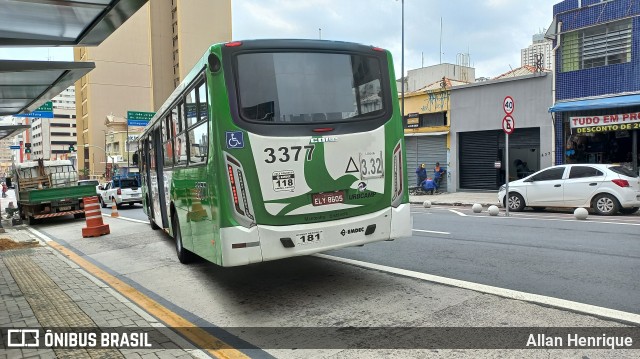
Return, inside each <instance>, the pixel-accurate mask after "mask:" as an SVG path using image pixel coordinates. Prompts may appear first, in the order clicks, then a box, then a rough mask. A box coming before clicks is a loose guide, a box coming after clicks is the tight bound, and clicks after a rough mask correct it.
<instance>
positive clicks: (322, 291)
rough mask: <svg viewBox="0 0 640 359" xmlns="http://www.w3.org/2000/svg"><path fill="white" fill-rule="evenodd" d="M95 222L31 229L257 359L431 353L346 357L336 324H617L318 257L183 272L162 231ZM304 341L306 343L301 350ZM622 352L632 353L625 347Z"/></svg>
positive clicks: (543, 352) (351, 352) (350, 352)
mask: <svg viewBox="0 0 640 359" xmlns="http://www.w3.org/2000/svg"><path fill="white" fill-rule="evenodd" d="M105 222H106V223H108V224H110V226H111V234H110V235H107V236H102V237H97V238H82V236H81V234H80V231H81V228H82V227H83V226H84V222H83V221H73V222H64V223H62V222H59V223H52V224H43V225H41V226H36V227H35V229H36V230H37V231H39V232H40V233H43V234H44V235H46V236H47V237H49V238H50V239H51V240H53V241H55V242H57V243H59V244H61V245H62V246H64V247H65V248H67V249H69V250H71V251H73V253H75V254H77V256H78V257H79V258H80V259H84V260H86V261H88V262H90V263H92V264H94V265H96V266H97V267H98V268H100V269H102V270H103V271H105V272H107V273H108V274H109V275H111V276H113V277H114V278H116V279H117V280H120V281H122V282H124V283H125V284H127V285H129V286H130V287H131V288H133V290H134V291H137V292H139V293H142V294H143V295H145V296H147V297H149V298H151V299H152V300H153V301H154V302H155V303H157V305H159V306H162V307H164V308H165V309H166V311H164V312H162V313H161V314H157V313H156V314H153V315H154V316H156V318H157V319H158V320H159V321H161V322H164V323H171V322H172V321H171V318H170V317H172V316H175V317H178V318H181V319H183V320H184V321H179V322H178V323H182V324H181V325H185V324H184V323H185V322H186V323H191V324H192V325H195V326H197V327H201V328H203V329H204V330H205V331H207V332H208V333H212V335H214V336H215V337H217V338H219V339H220V340H221V341H223V342H227V343H229V345H231V346H232V347H234V346H235V347H238V346H240V347H249V348H253V347H252V345H251V344H253V345H255V346H257V347H258V348H263V349H264V351H265V352H266V353H265V355H267V356H268V355H273V356H275V357H292V358H298V357H299V358H303V357H326V356H330V355H338V356H349V357H352V356H356V357H373V356H377V355H380V354H383V353H384V354H385V355H389V356H403V357H406V356H407V354H408V355H409V356H415V357H424V356H431V355H432V354H433V352H432V351H429V350H426V349H423V350H420V349H419V348H421V347H422V348H424V343H415V342H412V341H411V340H410V338H406V337H405V338H403V339H404V341H405V342H406V343H410V342H411V343H413V344H411V345H410V344H405V345H406V349H412V348H418V349H416V350H414V351H411V352H406V351H396V350H384V351H382V352H376V351H373V349H370V350H355V349H354V348H353V347H351V346H346V345H345V344H340V343H339V342H335V340H334V339H335V337H334V336H333V335H332V334H335V333H331V331H327V330H326V328H336V327H339V328H349V327H356V328H359V327H384V328H386V327H400V328H410V327H462V328H465V327H556V326H557V327H562V326H572V327H620V326H624V324H621V323H619V322H616V321H611V320H606V319H599V318H596V317H593V316H589V315H582V314H578V313H573V312H570V311H566V310H560V309H554V308H549V307H543V306H540V305H536V304H531V303H527V302H524V301H520V300H514V299H506V298H503V297H499V296H495V295H487V294H483V293H480V292H477V291H473V290H467V289H461V288H454V287H450V286H446V285H441V284H435V283H432V282H429V281H424V280H419V279H415V278H407V277H403V276H398V275H393V274H389V273H385V272H382V271H377V270H370V269H365V268H361V267H358V266H354V265H349V264H344V263H339V262H334V261H328V260H326V259H323V258H318V257H298V258H291V259H285V260H279V261H274V262H266V263H259V264H255V265H250V266H245V267H232V268H221V267H217V266H215V265H213V264H210V263H206V262H204V261H202V262H197V263H194V264H192V265H188V266H185V265H181V264H180V263H179V262H178V261H177V259H176V258H175V250H174V246H173V241H172V240H171V238H169V237H168V236H167V235H166V234H164V233H163V232H162V231H153V230H152V229H151V228H150V226H148V225H146V224H141V223H135V222H129V221H123V220H120V219H111V218H105ZM103 280H104V279H103ZM107 284H109V283H107ZM115 289H116V290H118V287H117V286H116V287H115ZM122 294H123V295H124V296H125V297H128V298H129V299H130V300H132V301H133V302H134V303H136V304H137V305H139V306H140V307H141V308H142V309H144V310H146V311H151V312H152V313H153V309H154V308H149V307H148V306H149V303H145V302H136V300H135V296H133V299H132V298H131V297H130V296H128V295H130V294H131V293H130V292H126V293H122ZM145 305H146V306H147V307H145ZM156 309H157V308H156ZM163 315H165V316H167V317H163ZM256 327H270V328H280V329H275V330H266V331H260V332H259V335H258V334H257V333H258V332H257V331H256V330H254V329H255V328H256ZM292 327H293V328H299V327H307V328H316V329H318V331H317V332H318V334H317V336H316V337H314V338H306V339H305V338H293V339H295V340H294V342H295V343H296V344H302V345H300V346H298V349H297V350H291V349H288V348H284V347H282V345H283V344H278V343H280V342H282V337H281V333H279V332H282V331H283V330H284V329H286V328H292ZM322 329H325V330H322ZM284 331H285V332H286V330H284ZM410 334H411V333H410ZM235 336H239V337H240V338H242V340H237V338H235ZM409 336H410V335H409ZM312 339H313V340H312ZM360 339H361V341H360V342H359V343H360V345H361V348H363V349H367V348H372V347H373V348H375V347H376V344H375V343H373V342H371V340H373V339H364V338H360ZM305 342H308V343H310V344H308V347H305V345H304V343H305ZM254 349H255V348H254ZM606 352H607V353H609V354H610V353H612V352H611V351H606ZM447 353H450V354H454V353H457V354H459V356H463V357H464V356H467V357H478V356H487V357H494V356H504V355H516V356H517V355H524V353H527V354H526V355H527V356H531V355H532V354H535V355H539V356H541V357H542V356H548V355H552V354H551V353H553V350H552V349H539V350H536V351H534V352H532V351H530V350H527V351H526V352H524V351H517V350H516V351H514V350H471V351H462V352H461V351H459V350H454V349H446V350H439V351H438V355H447ZM556 353H561V355H563V356H564V355H569V356H576V355H588V356H589V355H594V354H596V353H603V351H594V350H581V349H566V350H563V351H562V352H556ZM618 353H620V352H616V354H618ZM256 354H259V353H256ZM401 354H402V355H401ZM622 354H624V355H627V354H631V355H638V353H637V351H635V350H633V351H624V352H622ZM256 356H257V357H259V356H262V354H261V355H256ZM630 357H631V356H630Z"/></svg>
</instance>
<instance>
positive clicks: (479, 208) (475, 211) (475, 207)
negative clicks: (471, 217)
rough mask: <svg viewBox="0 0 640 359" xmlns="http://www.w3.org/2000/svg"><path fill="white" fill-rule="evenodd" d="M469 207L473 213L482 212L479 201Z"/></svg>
mask: <svg viewBox="0 0 640 359" xmlns="http://www.w3.org/2000/svg"><path fill="white" fill-rule="evenodd" d="M471 209H472V210H473V213H480V212H482V205H481V204H480V203H474V204H473V206H472V207H471Z"/></svg>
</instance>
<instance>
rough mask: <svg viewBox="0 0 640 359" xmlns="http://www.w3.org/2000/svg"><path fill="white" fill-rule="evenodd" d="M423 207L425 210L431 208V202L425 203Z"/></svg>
mask: <svg viewBox="0 0 640 359" xmlns="http://www.w3.org/2000/svg"><path fill="white" fill-rule="evenodd" d="M422 205H423V206H424V208H431V201H424V203H423V204H422Z"/></svg>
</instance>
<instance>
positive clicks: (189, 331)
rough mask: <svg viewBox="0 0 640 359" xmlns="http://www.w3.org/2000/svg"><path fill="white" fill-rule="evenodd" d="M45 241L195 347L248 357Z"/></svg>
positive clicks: (216, 353) (227, 357) (230, 357)
mask: <svg viewBox="0 0 640 359" xmlns="http://www.w3.org/2000/svg"><path fill="white" fill-rule="evenodd" d="M47 244H48V245H50V246H51V247H53V248H54V249H55V250H57V251H58V252H60V253H62V254H63V255H64V256H66V257H67V258H69V259H70V260H71V261H73V262H74V263H76V264H77V265H79V266H80V267H82V268H83V269H84V270H86V271H87V272H89V273H91V274H92V275H94V276H96V277H97V278H100V279H102V280H103V281H104V282H105V283H107V284H108V285H109V286H110V287H111V288H113V289H114V290H116V291H117V292H119V293H120V294H122V295H123V296H125V297H126V298H127V299H129V300H130V301H132V302H134V303H135V304H137V305H138V306H140V307H141V308H143V309H144V310H145V311H146V312H147V313H149V314H151V315H153V316H154V317H156V318H158V319H159V320H161V321H162V322H164V323H165V324H166V325H167V326H168V327H171V328H172V329H174V330H176V331H178V332H179V333H180V334H182V335H183V336H184V337H185V338H187V339H189V340H191V342H193V343H194V344H195V345H196V346H198V347H200V348H216V349H205V350H206V351H207V352H208V353H209V354H211V355H213V356H215V357H216V358H223V359H236V358H249V357H248V356H246V355H245V354H243V353H242V352H241V351H239V350H237V349H234V348H233V347H231V346H230V345H228V344H227V343H225V342H223V341H222V340H220V339H218V338H216V337H214V336H213V335H211V334H209V333H207V332H206V331H205V330H203V329H200V328H198V327H197V326H195V325H194V324H193V323H191V322H190V321H188V320H186V319H185V318H183V317H181V316H179V315H178V314H176V313H174V312H172V311H171V310H169V309H168V308H166V307H165V306H163V305H162V304H160V303H158V302H156V301H155V300H153V299H151V298H149V297H147V296H146V295H144V294H142V293H140V292H139V291H138V290H136V289H135V288H133V287H131V286H130V285H128V284H126V283H124V282H123V281H121V280H119V279H118V278H116V277H114V276H112V275H111V274H109V273H107V272H105V271H104V270H102V269H100V268H98V267H97V266H96V265H95V264H93V263H91V262H89V261H87V260H86V259H84V258H82V257H80V256H79V255H77V254H76V253H74V252H73V251H71V250H69V249H68V248H66V247H64V246H63V245H61V244H59V243H56V242H54V241H48V242H47Z"/></svg>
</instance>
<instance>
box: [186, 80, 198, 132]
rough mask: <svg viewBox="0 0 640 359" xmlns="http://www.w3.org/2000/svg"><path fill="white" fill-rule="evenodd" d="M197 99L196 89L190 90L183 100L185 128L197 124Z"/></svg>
mask: <svg viewBox="0 0 640 359" xmlns="http://www.w3.org/2000/svg"><path fill="white" fill-rule="evenodd" d="M197 101H198V100H197V98H196V89H195V88H194V89H192V90H191V91H189V93H188V94H187V96H186V98H185V102H186V103H185V110H186V114H185V118H186V122H187V123H186V125H187V126H186V127H190V126H193V125H195V124H196V122H198V113H197V106H198V103H197Z"/></svg>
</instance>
